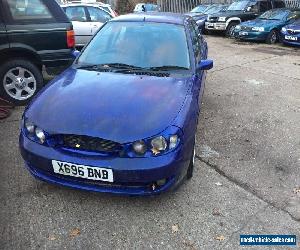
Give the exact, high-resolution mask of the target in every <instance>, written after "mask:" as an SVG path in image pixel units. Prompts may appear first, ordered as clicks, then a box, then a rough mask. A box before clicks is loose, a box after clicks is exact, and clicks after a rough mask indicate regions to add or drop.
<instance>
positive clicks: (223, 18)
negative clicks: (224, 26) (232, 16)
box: [218, 16, 226, 22]
mask: <svg viewBox="0 0 300 250" xmlns="http://www.w3.org/2000/svg"><path fill="white" fill-rule="evenodd" d="M218 21H220V22H225V21H226V17H224V16H221V17H219V19H218Z"/></svg>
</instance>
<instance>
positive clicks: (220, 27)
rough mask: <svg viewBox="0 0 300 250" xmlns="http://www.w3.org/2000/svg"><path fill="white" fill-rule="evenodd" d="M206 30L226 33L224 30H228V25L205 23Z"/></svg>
mask: <svg viewBox="0 0 300 250" xmlns="http://www.w3.org/2000/svg"><path fill="white" fill-rule="evenodd" d="M205 29H207V30H222V31H224V30H226V23H223V22H216V23H211V22H205Z"/></svg>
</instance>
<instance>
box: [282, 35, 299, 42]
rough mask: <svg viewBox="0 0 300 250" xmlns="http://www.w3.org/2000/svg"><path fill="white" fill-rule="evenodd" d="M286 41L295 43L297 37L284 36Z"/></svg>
mask: <svg viewBox="0 0 300 250" xmlns="http://www.w3.org/2000/svg"><path fill="white" fill-rule="evenodd" d="M285 39H286V40H291V41H297V37H295V36H285Z"/></svg>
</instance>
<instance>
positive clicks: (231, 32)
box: [225, 23, 238, 38]
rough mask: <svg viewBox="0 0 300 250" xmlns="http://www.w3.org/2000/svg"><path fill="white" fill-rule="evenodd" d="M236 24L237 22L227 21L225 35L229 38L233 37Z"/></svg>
mask: <svg viewBox="0 0 300 250" xmlns="http://www.w3.org/2000/svg"><path fill="white" fill-rule="evenodd" d="M237 25H238V23H229V24H228V26H227V28H226V31H225V36H226V37H229V38H234V29H235V27H236V26H237Z"/></svg>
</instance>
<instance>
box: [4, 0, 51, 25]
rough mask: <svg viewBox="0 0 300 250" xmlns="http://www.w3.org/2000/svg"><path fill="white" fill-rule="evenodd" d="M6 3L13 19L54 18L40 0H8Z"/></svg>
mask: <svg viewBox="0 0 300 250" xmlns="http://www.w3.org/2000/svg"><path fill="white" fill-rule="evenodd" d="M7 3H8V6H9V11H10V13H11V15H12V18H13V19H14V20H24V21H27V20H36V19H48V20H51V19H54V18H53V16H52V14H51V13H50V11H49V9H48V7H47V6H46V5H45V4H44V3H43V2H42V1H41V0H8V1H7Z"/></svg>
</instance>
